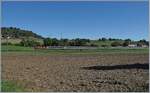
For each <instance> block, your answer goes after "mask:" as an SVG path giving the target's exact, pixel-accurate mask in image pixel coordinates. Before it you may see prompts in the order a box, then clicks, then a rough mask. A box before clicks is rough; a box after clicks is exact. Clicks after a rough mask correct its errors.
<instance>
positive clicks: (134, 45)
mask: <svg viewBox="0 0 150 93" xmlns="http://www.w3.org/2000/svg"><path fill="white" fill-rule="evenodd" d="M128 47H137V44H129V45H128Z"/></svg>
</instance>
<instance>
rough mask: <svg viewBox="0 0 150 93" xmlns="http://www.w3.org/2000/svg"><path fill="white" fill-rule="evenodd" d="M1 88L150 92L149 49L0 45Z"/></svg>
mask: <svg viewBox="0 0 150 93" xmlns="http://www.w3.org/2000/svg"><path fill="white" fill-rule="evenodd" d="M1 51H2V80H3V82H2V91H8V92H10V91H14V92H17V91H36V92H46V91H49V92H50V91H57V92H73V91H74V92H75V91H79V92H90V91H91V92H119V91H123V92H129V91H130V92H145V91H146V92H148V91H149V81H148V80H149V77H148V76H149V72H148V71H149V65H148V64H149V60H148V59H149V55H148V52H149V51H148V48H99V49H95V50H63V49H58V50H54V49H49V50H34V49H33V48H32V47H21V46H12V45H10V46H1Z"/></svg>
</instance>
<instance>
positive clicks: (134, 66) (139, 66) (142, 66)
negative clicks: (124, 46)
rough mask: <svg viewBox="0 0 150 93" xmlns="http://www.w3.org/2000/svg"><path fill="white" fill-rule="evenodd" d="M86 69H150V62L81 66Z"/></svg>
mask: <svg viewBox="0 0 150 93" xmlns="http://www.w3.org/2000/svg"><path fill="white" fill-rule="evenodd" d="M81 68H82V69H86V70H115V69H149V64H148V63H145V64H139V63H137V64H126V65H112V66H90V67H81Z"/></svg>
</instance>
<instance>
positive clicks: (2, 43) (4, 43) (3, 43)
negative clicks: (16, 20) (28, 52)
mask: <svg viewBox="0 0 150 93" xmlns="http://www.w3.org/2000/svg"><path fill="white" fill-rule="evenodd" d="M1 45H12V43H10V42H8V43H7V42H5V43H1Z"/></svg>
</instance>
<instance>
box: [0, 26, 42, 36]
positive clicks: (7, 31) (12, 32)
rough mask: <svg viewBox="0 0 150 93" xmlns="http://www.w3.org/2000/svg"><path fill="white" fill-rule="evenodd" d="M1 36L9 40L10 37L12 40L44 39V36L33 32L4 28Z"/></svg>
mask: <svg viewBox="0 0 150 93" xmlns="http://www.w3.org/2000/svg"><path fill="white" fill-rule="evenodd" d="M1 35H2V38H3V39H5V38H7V37H8V36H9V37H11V38H12V39H21V38H37V39H43V37H42V36H40V35H38V34H36V33H33V32H32V31H28V30H23V29H20V28H16V27H2V28H1Z"/></svg>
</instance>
